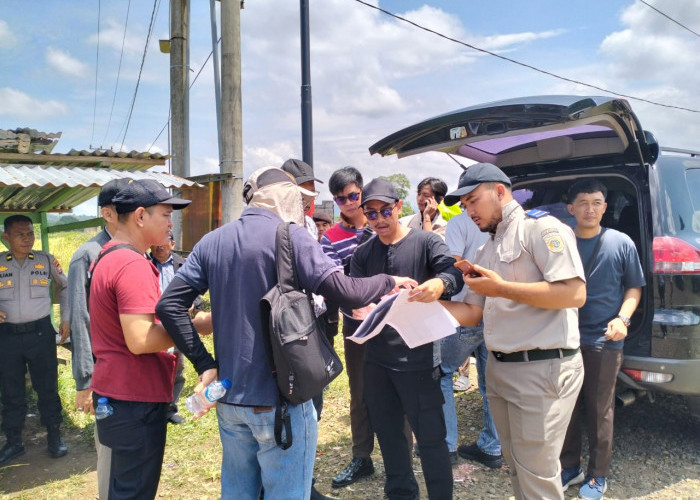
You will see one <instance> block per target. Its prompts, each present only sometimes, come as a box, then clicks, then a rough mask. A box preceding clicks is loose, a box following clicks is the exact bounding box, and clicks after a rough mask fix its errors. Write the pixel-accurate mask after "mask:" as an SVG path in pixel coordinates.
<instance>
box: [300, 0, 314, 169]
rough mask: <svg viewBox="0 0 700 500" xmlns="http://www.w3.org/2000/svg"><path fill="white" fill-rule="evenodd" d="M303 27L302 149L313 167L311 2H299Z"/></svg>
mask: <svg viewBox="0 0 700 500" xmlns="http://www.w3.org/2000/svg"><path fill="white" fill-rule="evenodd" d="M299 13H300V18H301V19H300V21H301V22H300V25H301V149H302V159H303V160H304V161H305V162H306V163H308V164H309V165H311V166H312V167H313V165H314V143H313V120H312V114H311V62H310V61H311V56H310V55H309V54H310V50H309V0H300V1H299Z"/></svg>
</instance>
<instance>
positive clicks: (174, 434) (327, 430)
mask: <svg viewBox="0 0 700 500" xmlns="http://www.w3.org/2000/svg"><path fill="white" fill-rule="evenodd" d="M95 233H96V231H91V232H89V233H86V232H82V231H75V232H66V233H58V234H52V235H50V238H49V246H50V250H51V253H52V254H53V255H54V256H55V257H56V258H57V259H58V260H59V262H60V263H61V265H62V266H63V269H64V272H66V273H67V272H68V264H69V262H70V258H71V256H72V254H73V252H75V250H76V249H77V248H78V247H79V246H80V245H81V244H82V243H84V242H85V241H87V240H88V239H90V238H91V237H92V236H94V234H95ZM39 247H40V240H39V239H37V244H36V245H35V248H37V249H38V248H39ZM208 305H209V301H208V294H207V296H205V307H208ZM56 307H58V306H56ZM55 312H56V314H55V317H58V309H56V310H55ZM203 341H204V343H205V345H206V346H207V349H208V350H209V351H210V352H212V353H213V351H214V350H213V345H212V336H207V337H203ZM336 350H337V351H338V354H339V355H340V357H341V359H343V342H342V337H341V336H338V337H336ZM59 357H60V358H63V359H64V360H66V364H59V368H58V386H59V395H60V397H61V401H62V403H63V413H64V422H63V425H62V427H63V430H64V435H70V436H72V437H75V436H77V438H74V439H77V440H78V441H79V442H80V443H83V446H84V448H87V449H92V443H93V439H94V438H93V432H94V425H95V423H94V418H93V417H92V416H88V415H85V414H84V413H82V412H78V411H76V410H75V408H74V397H75V382H74V380H73V375H72V371H71V365H70V353H69V352H68V351H67V350H65V349H63V348H59ZM185 377H186V383H185V387H184V389H183V391H182V395H181V398H180V401H179V407H180V413H181V414H182V415H183V416H184V417H186V419H187V421H186V422H185V423H184V424H182V425H177V426H174V425H169V426H168V439H167V445H166V449H165V456H164V460H163V470H162V475H161V480H160V487H159V493H158V496H159V497H161V498H169V499H190V498H198V499H204V498H212V499H213V498H219V495H220V468H221V441H220V439H219V432H218V425H217V421H216V414H215V412H210V413H209V414H207V415H206V416H204V417H203V418H201V419H199V420H197V421H193V420H192V418H191V416H190V415H189V413H188V412H187V409H186V407H185V401H184V400H185V398H186V397H187V396H188V395H189V394H191V393H192V391H193V389H194V386H195V385H196V383H197V373H196V372H195V371H194V368H193V367H192V365H191V364H190V363H189V362H186V363H185ZM27 396H28V402H29V412H30V413H34V414H37V411H38V410H37V407H36V395H35V393H34V391H33V390H31V389H28V390H27ZM349 404H350V399H349V390H348V381H347V376H346V374H345V372H343V373H342V374H341V375H340V376H339V377H338V378H337V379H336V380H335V381H334V382H333V384H331V386H330V387H329V389H328V390H327V391H326V392H325V404H324V410H323V411H324V414H323V420H322V421H321V423H320V424H319V443H318V453H319V460H322V458H323V457H324V456H329V455H330V454H332V453H334V451H333V450H334V449H337V448H338V447H346V446H347V445H348V444H349V443H350V430H349V417H348V413H349ZM27 427H29V423H28V424H27ZM34 430H35V431H38V432H41V431H42V429H41V428H40V427H36V429H34ZM30 431H31V429H26V430H25V434H27V433H29V432H30ZM54 463H55V464H56V467H60V466H61V464H60V462H58V461H57V462H50V464H54ZM92 470H94V466H93V468H92V469H90V470H85V471H84V472H82V473H79V474H73V475H71V476H69V477H67V478H63V477H62V476H57V477H59V479H56V480H54V481H50V482H45V483H44V484H40V485H38V486H36V487H34V488H31V489H27V490H26V491H24V492H17V493H13V494H12V495H11V497H12V498H27V499H29V498H32V499H34V498H51V499H56V498H69V499H72V498H80V497H86V498H93V496H91V495H92V494H93V493H94V492H95V491H96V483H95V482H94V479H93V480H91V481H89V480H88V479H87V477H88V475H89V474H90V473H91V471H92ZM2 472H3V471H2V468H0V496H2V498H5V496H4V495H2V494H3V493H7V491H5V490H4V488H3V487H2V484H3V481H2V476H3V474H2ZM90 477H92V476H90ZM32 484H33V483H32ZM29 486H31V485H28V487H29ZM86 495H87V496H86Z"/></svg>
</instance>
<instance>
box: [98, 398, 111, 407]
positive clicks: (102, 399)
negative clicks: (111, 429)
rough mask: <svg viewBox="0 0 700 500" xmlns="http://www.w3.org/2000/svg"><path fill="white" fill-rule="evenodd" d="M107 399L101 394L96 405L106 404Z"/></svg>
mask: <svg viewBox="0 0 700 500" xmlns="http://www.w3.org/2000/svg"><path fill="white" fill-rule="evenodd" d="M107 401H109V400H108V399H107V398H105V397H104V396H103V397H101V398H99V399H98V400H97V404H98V405H106V404H107Z"/></svg>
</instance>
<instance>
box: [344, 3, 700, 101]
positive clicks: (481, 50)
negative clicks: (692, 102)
mask: <svg viewBox="0 0 700 500" xmlns="http://www.w3.org/2000/svg"><path fill="white" fill-rule="evenodd" d="M355 1H356V2H357V3H360V4H362V5H365V6H366V7H370V8H372V9H375V10H378V11H379V12H382V13H384V14H386V15H388V16H391V17H393V18H395V19H398V20H399V21H403V22H405V23H408V24H410V25H413V26H415V27H416V28H418V29H421V30H423V31H427V32H428V33H432V34H434V35H437V36H439V37H440V38H444V39H445V40H449V41H451V42H455V43H458V44H460V45H463V46H465V47H469V48H470V49H472V50H476V51H477V52H481V53H483V54H488V55H490V56H493V57H497V58H498V59H502V60H504V61H508V62H510V63H513V64H517V65H518V66H522V67H524V68H528V69H531V70H533V71H537V72H538V73H542V74H543V75H547V76H551V77H553V78H556V79H558V80H563V81H565V82H569V83H575V84H576V85H582V86H584V87H588V88H592V89H595V90H599V91H601V92H605V93H607V94H612V95H615V96H618V97H624V98H627V99H632V100H635V101H640V102H646V103H647V104H652V105H654V106H661V107H663V108H670V109H678V110H681V111H688V112H690V113H700V110H698V109H692V108H685V107H683V106H674V105H671V104H664V103H661V102H657V101H652V100H650V99H644V98H642V97H636V96H633V95H629V94H623V93H621V92H615V91H613V90H608V89H606V88H604V87H599V86H597V85H593V84H590V83H585V82H581V81H579V80H574V79H573V78H567V77H565V76H561V75H557V74H556V73H552V72H551V71H546V70H543V69H540V68H538V67H536V66H532V65H530V64H527V63H524V62H520V61H518V60H516V59H511V58H510V57H506V56H502V55H500V54H496V53H495V52H491V51H490V50H486V49H482V48H480V47H476V46H474V45H471V44H468V43H467V42H463V41H461V40H457V39H456V38H452V37H449V36H447V35H443V34H442V33H440V32H438V31H435V30H432V29H430V28H426V27H425V26H421V25H420V24H418V23H414V22H413V21H410V20H408V19H406V18H404V17H401V16H399V15H396V14H394V13H392V12H389V11H388V10H385V9H382V8H381V7H377V6H376V5H371V4H369V3H367V2H364V1H363V0H355ZM640 1H641V0H640Z"/></svg>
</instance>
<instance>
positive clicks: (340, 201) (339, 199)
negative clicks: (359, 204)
mask: <svg viewBox="0 0 700 500" xmlns="http://www.w3.org/2000/svg"><path fill="white" fill-rule="evenodd" d="M361 194H362V193H359V192H358V193H350V194H349V195H347V196H336V197H334V198H333V199H334V200H335V202H336V203H337V204H338V205H345V203H346V202H347V201H348V200H350V201H357V200H359V199H360V195H361Z"/></svg>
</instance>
